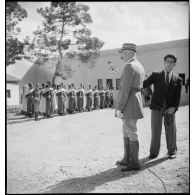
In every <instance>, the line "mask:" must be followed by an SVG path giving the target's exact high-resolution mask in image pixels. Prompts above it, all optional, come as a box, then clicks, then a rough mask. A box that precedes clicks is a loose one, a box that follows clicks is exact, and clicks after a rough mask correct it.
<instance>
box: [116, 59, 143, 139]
mask: <svg viewBox="0 0 195 195" xmlns="http://www.w3.org/2000/svg"><path fill="white" fill-rule="evenodd" d="M144 77H145V71H144V68H143V66H142V65H141V64H140V63H139V62H138V61H137V59H136V58H132V59H130V60H129V61H128V62H127V64H126V65H125V67H124V69H123V72H122V75H121V78H120V87H119V92H118V102H117V109H118V110H120V111H121V112H122V113H123V116H124V117H123V118H122V121H123V137H128V138H129V140H130V141H137V140H138V134H137V120H138V119H141V118H143V104H142V96H141V88H142V86H143V80H144Z"/></svg>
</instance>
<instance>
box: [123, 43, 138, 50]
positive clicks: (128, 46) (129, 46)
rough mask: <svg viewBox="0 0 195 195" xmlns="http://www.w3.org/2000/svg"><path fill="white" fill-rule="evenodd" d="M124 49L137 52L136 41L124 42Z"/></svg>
mask: <svg viewBox="0 0 195 195" xmlns="http://www.w3.org/2000/svg"><path fill="white" fill-rule="evenodd" d="M123 50H133V51H135V52H136V45H135V44H134V43H124V44H123V46H122V51H123Z"/></svg>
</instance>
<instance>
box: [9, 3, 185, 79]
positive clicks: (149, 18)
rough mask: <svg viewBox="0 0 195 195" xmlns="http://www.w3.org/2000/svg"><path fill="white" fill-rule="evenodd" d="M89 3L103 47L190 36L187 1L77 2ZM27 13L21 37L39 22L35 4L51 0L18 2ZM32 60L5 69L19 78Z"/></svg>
mask: <svg viewBox="0 0 195 195" xmlns="http://www.w3.org/2000/svg"><path fill="white" fill-rule="evenodd" d="M79 3H82V4H86V5H88V6H89V8H90V9H89V13H90V15H91V17H92V20H93V23H91V24H88V28H89V29H90V30H91V31H92V36H95V37H98V38H99V39H100V40H102V41H103V42H104V46H103V47H102V50H107V49H115V48H121V46H122V44H123V43H126V42H133V43H135V44H137V45H143V44H151V43H158V42H164V41H172V40H178V39H185V38H189V19H188V18H189V5H188V3H186V2H158V1H156V2H155V1H154V2H128V1H127V2H117V1H114V2H79ZM19 4H20V5H21V6H22V7H23V8H24V9H26V11H27V13H28V16H27V18H25V19H23V20H22V21H21V22H20V23H19V27H21V33H20V34H19V36H18V38H19V39H20V40H21V41H22V40H23V39H24V38H25V37H26V36H30V37H33V33H32V32H33V31H35V30H36V29H37V27H38V26H40V25H42V21H43V18H42V16H41V15H39V14H38V13H37V11H36V10H37V8H41V7H45V6H49V5H50V2H19ZM31 65H32V63H30V62H28V61H26V60H21V61H18V62H17V63H16V64H15V65H14V66H12V65H10V66H9V67H8V68H7V73H8V74H11V75H13V76H15V77H16V78H18V79H21V78H22V77H23V75H24V74H25V73H26V71H27V70H28V69H29V67H30V66H31Z"/></svg>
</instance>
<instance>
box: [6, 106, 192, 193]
mask: <svg viewBox="0 0 195 195" xmlns="http://www.w3.org/2000/svg"><path fill="white" fill-rule="evenodd" d="M144 113H145V118H144V119H141V120H139V121H138V131H139V141H140V154H139V159H140V163H141V165H142V168H141V170H140V171H131V172H124V173H122V172H120V167H117V166H116V165H115V162H116V161H117V160H119V159H120V158H121V157H122V154H123V140H122V122H121V120H120V119H118V118H115V117H114V110H113V109H104V110H97V111H92V112H84V113H78V114H73V115H67V116H61V117H60V116H59V117H54V118H51V119H44V120H40V121H28V122H23V123H18V124H7V193H19V194H22V193H111V192H112V193H113V192H118V193H136V192H139V193H145V192H147V193H152V192H155V193H164V192H170V193H172V192H174V193H181V192H184V193H188V192H189V106H184V107H181V108H180V109H179V111H178V112H177V114H176V121H177V145H178V155H177V158H176V159H173V160H170V159H168V158H167V157H166V156H165V155H166V153H167V149H166V141H165V133H164V128H163V130H162V137H161V150H160V154H159V157H158V158H157V159H154V160H149V159H148V155H149V147H150V136H151V133H150V131H151V130H150V110H149V108H144Z"/></svg>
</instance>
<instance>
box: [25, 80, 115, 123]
mask: <svg viewBox="0 0 195 195" xmlns="http://www.w3.org/2000/svg"><path fill="white" fill-rule="evenodd" d="M109 107H111V108H112V107H113V89H110V88H109V86H107V88H106V89H103V87H101V89H100V90H98V88H97V86H94V88H93V89H92V87H91V85H89V87H88V89H87V90H84V87H83V85H82V84H80V87H78V88H77V89H76V87H75V86H74V84H71V85H69V86H68V89H67V88H66V86H65V85H63V83H61V84H60V85H57V86H56V85H53V86H52V85H51V83H50V81H48V82H47V85H45V84H42V86H41V87H40V86H39V83H38V84H37V85H36V87H35V88H33V85H32V84H31V83H29V84H28V89H27V91H26V92H25V94H24V96H23V97H22V112H23V113H24V114H25V115H26V116H28V117H30V118H32V117H35V120H39V119H40V118H39V117H38V116H39V115H41V116H44V117H47V118H52V117H53V115H54V114H58V115H60V116H63V115H66V114H73V113H77V112H83V111H91V110H96V109H104V108H109Z"/></svg>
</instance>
